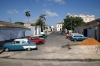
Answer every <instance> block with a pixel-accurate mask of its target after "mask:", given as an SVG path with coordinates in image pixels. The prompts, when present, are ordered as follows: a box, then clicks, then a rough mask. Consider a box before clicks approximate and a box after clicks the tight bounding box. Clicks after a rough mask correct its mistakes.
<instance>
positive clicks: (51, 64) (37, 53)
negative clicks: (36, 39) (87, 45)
mask: <svg viewBox="0 0 100 66" xmlns="http://www.w3.org/2000/svg"><path fill="white" fill-rule="evenodd" d="M68 42H70V40H68V39H65V35H61V34H59V33H57V32H53V33H51V34H50V35H48V37H47V38H46V39H45V44H43V45H38V50H32V51H10V52H3V53H1V54H0V57H1V58H0V66H100V55H98V54H95V53H93V52H92V53H91V52H87V50H85V49H84V46H78V45H77V44H74V45H69V46H67V45H68ZM84 59H96V60H94V61H89V60H84Z"/></svg>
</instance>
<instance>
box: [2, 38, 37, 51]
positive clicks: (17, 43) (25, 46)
mask: <svg viewBox="0 0 100 66" xmlns="http://www.w3.org/2000/svg"><path fill="white" fill-rule="evenodd" d="M2 49H3V50H4V51H10V50H28V51H31V50H32V49H36V50H37V49H38V48H37V45H36V44H35V43H34V42H29V41H28V39H26V38H24V39H15V40H14V41H13V42H9V43H5V44H3V45H2Z"/></svg>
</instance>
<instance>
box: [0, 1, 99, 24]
mask: <svg viewBox="0 0 100 66" xmlns="http://www.w3.org/2000/svg"><path fill="white" fill-rule="evenodd" d="M26 10H29V11H30V15H31V16H30V17H29V21H30V23H34V22H36V20H37V19H38V17H39V16H40V15H41V14H46V16H45V17H46V21H45V23H46V24H47V25H51V26H56V24H57V23H58V22H62V21H63V19H64V18H66V16H67V15H68V13H70V14H77V15H79V14H84V15H95V18H100V0H0V20H2V21H7V22H10V20H11V22H12V23H14V22H17V21H20V22H24V23H28V18H27V17H26V16H25V11H26Z"/></svg>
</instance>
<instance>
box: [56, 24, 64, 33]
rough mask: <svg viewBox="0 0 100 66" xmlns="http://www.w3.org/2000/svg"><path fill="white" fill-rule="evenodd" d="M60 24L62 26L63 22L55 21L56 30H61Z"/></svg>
mask: <svg viewBox="0 0 100 66" xmlns="http://www.w3.org/2000/svg"><path fill="white" fill-rule="evenodd" d="M62 26H63V22H59V23H57V25H56V29H57V31H61V30H62Z"/></svg>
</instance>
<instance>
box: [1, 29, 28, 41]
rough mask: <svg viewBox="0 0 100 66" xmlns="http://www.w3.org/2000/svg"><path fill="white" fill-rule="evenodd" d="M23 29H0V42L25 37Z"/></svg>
mask: <svg viewBox="0 0 100 66" xmlns="http://www.w3.org/2000/svg"><path fill="white" fill-rule="evenodd" d="M27 30H29V29H24V28H4V27H2V28H1V27H0V41H4V40H10V39H15V38H21V37H26V35H25V31H27Z"/></svg>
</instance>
